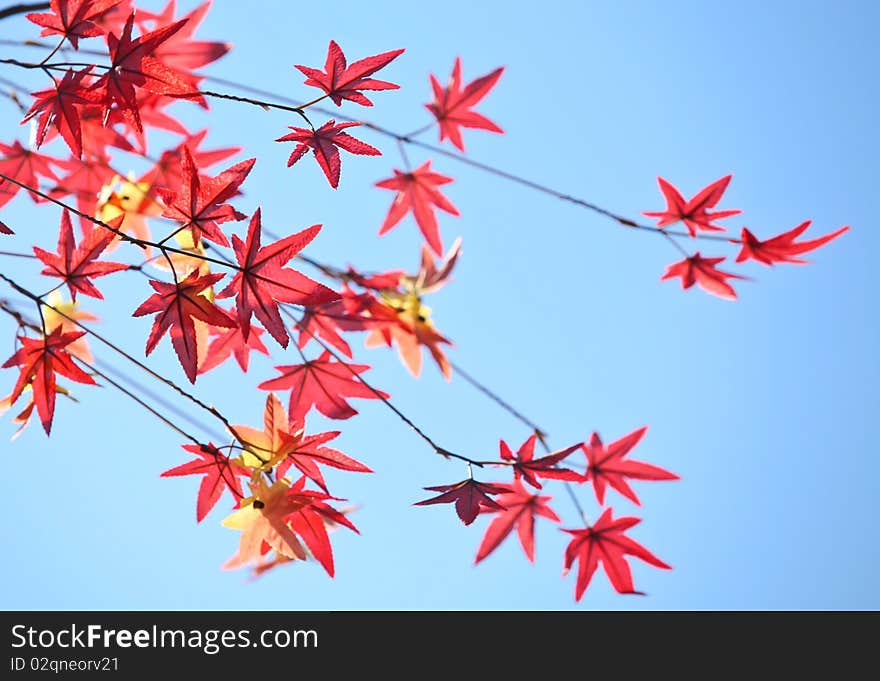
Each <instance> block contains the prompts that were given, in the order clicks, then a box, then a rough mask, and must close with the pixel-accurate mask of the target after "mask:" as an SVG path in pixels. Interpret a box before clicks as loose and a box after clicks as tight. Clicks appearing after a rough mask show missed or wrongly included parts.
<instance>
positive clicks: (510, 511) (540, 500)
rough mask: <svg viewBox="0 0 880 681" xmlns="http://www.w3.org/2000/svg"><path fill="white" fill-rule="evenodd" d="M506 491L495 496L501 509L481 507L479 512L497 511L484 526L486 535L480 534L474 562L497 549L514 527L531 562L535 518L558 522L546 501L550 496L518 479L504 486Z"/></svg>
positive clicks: (533, 555)
mask: <svg viewBox="0 0 880 681" xmlns="http://www.w3.org/2000/svg"><path fill="white" fill-rule="evenodd" d="M500 486H501V485H499V487H500ZM506 490H507V491H505V492H503V493H502V494H500V495H499V496H498V503H499V504H500V505H501V506H503V507H504V510H503V511H500V510H498V509H492V508H485V507H484V508H482V509H481V512H482V513H497V515H496V516H495V517H494V518H493V519H492V522H491V523H489V526H488V527H487V528H486V534H484V535H483V540H482V541H481V542H480V547H479V548H478V549H477V556H476V558H475V559H474V563H475V564H476V563H479V562H480V561H481V560H483V559H484V558H486V557H487V556H488V555H489V554H490V553H492V552H493V551H494V550H495V549H497V548H498V547H499V546H500V545H501V543H502V542H503V541H504V540H505V539H507V537H508V535H509V534H510V533H511V532H512V531H513V528H516V530H517V534H518V535H519V541H520V544H521V545H522V548H523V551H524V552H525V554H526V558H528V560H529V562H531V563H534V562H535V517H536V516H541V517H543V518H547V519H548V520H552V521H553V522H554V523H558V522H560V520H559V516H557V515H556V513H554V512H553V509H551V508H550V506H549V504H548V502H549V501H550V500H551V498H552V497H548V496H538V495H537V494H532V493H531V492H529V491H527V490H526V488H525V487H523V485H522V483H521V482H519V481H516V482H514V483H513V485H510V486H506Z"/></svg>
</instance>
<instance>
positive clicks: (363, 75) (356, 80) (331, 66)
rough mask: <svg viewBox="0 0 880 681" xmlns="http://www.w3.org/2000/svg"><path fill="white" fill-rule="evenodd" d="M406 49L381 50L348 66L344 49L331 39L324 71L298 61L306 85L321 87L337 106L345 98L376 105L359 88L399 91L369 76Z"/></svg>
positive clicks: (389, 84)
mask: <svg viewBox="0 0 880 681" xmlns="http://www.w3.org/2000/svg"><path fill="white" fill-rule="evenodd" d="M403 52H404V51H403V50H391V51H390V52H382V53H381V54H376V55H373V56H372V57H365V58H364V59H359V60H358V61H356V62H354V63H353V64H351V65H350V66H349V65H348V64H347V62H346V60H345V55H344V54H343V52H342V48H341V47H339V45H337V44H336V42H335V41H333V40H331V41H330V45H329V46H328V48H327V60H326V61H325V63H324V70H323V71H321V70H319V69H313V68H310V67H308V66H300V65H299V64H297V65H296V68H297V69H299V70H300V71H301V72H302V73H303V75H305V76H306V80H305V84H306V85H311V86H313V87H317V88H321V89H322V90H323V91H324V92H325V93H326V94H327V95H328V96H329V97H330V99H332V100H333V102H334V103H335V104H336V105H337V106H340V105H341V104H342V100H343V99H347V100H349V101H351V102H354V103H355V104H360V105H362V106H373V103H372V102H371V101H370V100H369V99H367V98H366V97H365V96H364V95H363V94H362V93H361V92H360V90H397V89H398V88H399V87H400V86H399V85H395V84H394V83H389V82H386V81H384V80H376V79H374V78H368V76H371V75H373V74H374V73H376V71H378V70H379V69H381V68H383V67H384V66H387V65H388V64H389V63H390V62H391V61H392V60H393V59H394V58H395V57H397V56H399V55H401V54H403Z"/></svg>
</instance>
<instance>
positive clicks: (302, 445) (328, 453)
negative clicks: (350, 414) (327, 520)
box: [278, 423, 373, 492]
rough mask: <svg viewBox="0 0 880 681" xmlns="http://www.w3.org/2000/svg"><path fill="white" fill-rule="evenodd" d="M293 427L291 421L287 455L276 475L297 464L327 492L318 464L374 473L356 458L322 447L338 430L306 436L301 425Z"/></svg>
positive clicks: (300, 469) (337, 433) (335, 436)
mask: <svg viewBox="0 0 880 681" xmlns="http://www.w3.org/2000/svg"><path fill="white" fill-rule="evenodd" d="M295 426H296V424H294V423H291V424H290V428H291V429H293V432H292V433H291V435H292V438H291V440H290V441H289V442H288V444H287V447H286V449H287V450H288V451H287V457H286V458H285V459H284V460H283V461H282V462H281V463H280V464H278V475H287V471H288V470H290V467H291V466H296V467H297V468H298V469H299V471H300V472H301V473H302V474H303V475H305V476H307V477H308V478H309V479H310V480H313V481H314V482H315V484H316V485H318V486H319V487H320V488H321V489H323V490H324V491H325V492H326V491H327V483H326V482H324V476H323V474H322V473H321V469H320V468H318V464H322V465H324V466H330V467H331V468H338V469H340V470H343V471H352V472H355V473H372V472H373V471H372V469H370V468H369V467H368V466H366V465H364V464H362V463H361V462H360V461H358V460H357V459H353V458H351V457H350V456H348V455H347V454H343V453H342V452H340V451H339V450H338V449H333V448H332V447H325V446H324V444H325V443H327V442H330V441H331V440H335V439H336V438H337V437H339V433H340V431H338V430H331V431H327V432H326V433H315V434H314V435H306V434H305V432H304V431H303V429H302V428H298V429H296V428H295Z"/></svg>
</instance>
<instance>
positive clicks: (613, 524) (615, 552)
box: [562, 508, 672, 601]
mask: <svg viewBox="0 0 880 681" xmlns="http://www.w3.org/2000/svg"><path fill="white" fill-rule="evenodd" d="M612 513H613V511H612V509H610V508H606V509H605V510H604V511H603V512H602V515H601V516H599V519H598V520H597V521H596V523H595V524H594V525H593V526H592V527H588V528H586V529H577V530H567V529H563V530H562V531H563V532H567V533H568V534H570V535H572V540H571V542H569V544H568V546H567V547H566V548H565V564H564V568H563V576H565V575H567V574H568V573H569V571H570V570H571V567H572V565H574V562H575V561H576V560H577V561H580V563H579V565H578V574H577V584H576V586H575V593H574V596H575V600H578V601H579V600H580V599H581V596H583V595H584V592H585V591H586V590H587V587H588V586H589V585H590V580H591V579H592V578H593V574H594V573H595V572H596V568H598V567H599V562H600V561H601V563H602V567H603V568H604V570H605V574H606V575H608V579H609V580H610V581H611V585H612V586H613V587H614V589H615V590H616V591H617V592H618V593H623V594H639V595H644V594H643V593H642V592H641V591H636V590H635V587H634V586H633V580H632V572H631V571H630V568H629V563H627V561H626V559H625V558H624V556H635V557H636V558H640V559H641V560H643V561H645V562H646V563H648V564H650V565H653V566H654V567H658V568H663V569H664V570H671V569H672V567H671V566H670V565H667V564H666V563H664V562H663V561H662V560H660V559H659V558H657V556H655V555H654V554H653V553H651V552H650V551H648V549H646V548H645V547H644V546H642V545H641V544H639V543H637V542H635V541H633V540H632V539H630V538H629V537H627V536H626V534H625V532H626V531H627V530H628V529H629V528H631V527H632V526H634V525H636V524H638V523H639V522H641V520H640V519H639V518H631V517H624V518H618V519H617V520H613V519H612Z"/></svg>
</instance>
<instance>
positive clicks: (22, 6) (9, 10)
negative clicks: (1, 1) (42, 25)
mask: <svg viewBox="0 0 880 681" xmlns="http://www.w3.org/2000/svg"><path fill="white" fill-rule="evenodd" d="M44 9H49V3H48V2H21V3H19V4H17V5H10V6H9V7H5V8H3V9H0V19H6V18H7V17H12V16H15V15H16V14H25V13H26V12H39V11H40V10H44Z"/></svg>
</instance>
